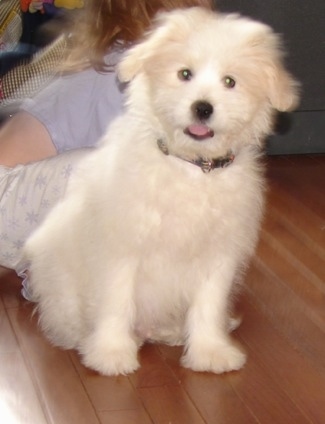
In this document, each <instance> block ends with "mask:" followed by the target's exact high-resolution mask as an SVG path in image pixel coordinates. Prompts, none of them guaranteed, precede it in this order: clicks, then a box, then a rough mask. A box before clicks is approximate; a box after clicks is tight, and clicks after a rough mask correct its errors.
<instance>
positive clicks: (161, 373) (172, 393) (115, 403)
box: [0, 155, 325, 424]
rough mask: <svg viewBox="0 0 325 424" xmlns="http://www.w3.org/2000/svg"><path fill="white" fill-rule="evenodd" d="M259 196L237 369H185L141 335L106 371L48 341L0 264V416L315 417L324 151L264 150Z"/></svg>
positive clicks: (90, 419)
mask: <svg viewBox="0 0 325 424" xmlns="http://www.w3.org/2000/svg"><path fill="white" fill-rule="evenodd" d="M267 163H268V171H267V177H268V180H269V189H268V192H267V207H266V213H265V218H264V221H263V225H262V231H261V237H260V242H259V244H258V248H257V251H256V255H255V257H254V258H253V260H252V264H251V266H250V268H249V270H248V272H247V276H246V278H245V282H244V285H243V290H242V292H241V293H240V294H239V295H238V298H237V300H236V304H235V307H236V310H237V311H238V313H239V314H240V315H241V316H242V317H243V322H242V324H241V326H240V327H239V328H238V329H237V330H236V331H235V332H234V334H233V337H234V340H235V341H236V343H239V344H240V345H241V346H242V348H243V349H244V350H245V351H246V353H247V355H248V360H247V364H246V365H245V367H244V368H243V369H242V370H241V371H238V372H232V373H227V374H223V375H214V374H211V373H195V372H193V371H191V370H188V369H185V368H182V367H181V366H180V358H181V355H182V348H181V347H169V346H163V345H145V346H144V347H143V348H142V349H141V352H140V354H139V359H140V363H141V368H140V369H139V370H138V371H137V372H136V373H134V374H132V375H130V376H119V377H114V378H108V377H103V376H99V375H98V374H97V373H95V372H93V371H91V370H89V369H87V368H85V367H84V366H83V365H82V364H81V362H80V358H79V356H78V354H77V353H76V352H74V351H62V350H60V349H58V348H55V347H53V346H51V345H50V344H49V343H48V342H47V341H46V339H45V338H44V336H43V334H42V333H41V332H40V330H39V329H38V326H37V315H34V316H33V305H31V304H30V303H29V302H27V301H24V300H23V299H22V297H21V294H20V283H21V282H20V280H19V279H18V278H17V277H16V276H15V275H14V274H13V273H12V272H5V271H4V270H0V423H4V424H29V423H31V424H74V423H78V424H150V423H151V424H152V423H153V424H160V423H161V424H168V423H173V424H175V423H179V424H278V423H286V424H290V423H292V424H323V423H325V407H324V405H325V334H324V333H325V196H324V188H325V156H324V155H317V156H277V157H270V158H268V159H267Z"/></svg>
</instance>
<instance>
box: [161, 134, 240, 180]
mask: <svg viewBox="0 0 325 424" xmlns="http://www.w3.org/2000/svg"><path fill="white" fill-rule="evenodd" d="M157 144H158V147H159V149H160V150H161V151H162V152H163V153H164V154H165V155H169V151H168V147H167V146H166V143H165V142H164V141H163V140H161V139H159V140H157ZM174 156H175V157H177V158H178V159H182V160H185V161H186V162H189V163H192V164H193V165H196V166H198V167H200V168H201V170H202V171H203V172H204V173H205V174H206V173H208V172H210V171H212V170H213V169H216V168H226V167H227V166H229V165H230V164H232V163H233V161H234V159H235V155H234V154H233V153H232V152H231V150H230V151H229V152H227V154H226V155H225V156H220V157H218V158H214V159H204V158H198V159H194V160H190V159H185V158H182V157H181V156H177V155H174Z"/></svg>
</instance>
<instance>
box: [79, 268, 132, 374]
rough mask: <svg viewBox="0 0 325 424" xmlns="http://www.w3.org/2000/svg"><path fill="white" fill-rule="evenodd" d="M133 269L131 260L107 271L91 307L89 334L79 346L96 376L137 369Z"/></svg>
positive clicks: (86, 362) (84, 361) (126, 372)
mask: <svg viewBox="0 0 325 424" xmlns="http://www.w3.org/2000/svg"><path fill="white" fill-rule="evenodd" d="M122 262H123V263H122ZM134 270H135V264H134V263H132V262H131V261H129V262H127V261H120V263H119V264H115V266H114V270H113V272H109V276H108V278H107V280H106V281H107V283H106V285H105V287H104V289H103V293H102V294H101V296H100V301H99V304H98V305H96V306H95V308H96V311H95V314H94V317H93V318H94V329H93V332H92V333H91V334H90V335H89V336H88V337H87V338H85V340H84V341H83V342H82V343H81V345H80V347H79V351H80V353H81V354H82V356H83V360H82V361H83V363H84V364H85V365H86V366H88V367H89V368H92V369H94V370H96V371H98V372H99V373H100V374H104V375H118V374H129V373H132V372H133V371H135V370H136V369H137V368H138V367H139V362H138V359H137V350H138V341H137V338H136V336H135V335H134V333H133V328H134V321H135V314H136V311H135V304H134V297H133V290H134V287H133V285H134Z"/></svg>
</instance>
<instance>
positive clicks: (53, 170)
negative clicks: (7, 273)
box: [0, 0, 213, 276]
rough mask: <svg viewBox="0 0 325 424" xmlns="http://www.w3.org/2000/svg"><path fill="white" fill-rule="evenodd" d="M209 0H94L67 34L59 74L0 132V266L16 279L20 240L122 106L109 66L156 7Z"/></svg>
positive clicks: (120, 91)
mask: <svg viewBox="0 0 325 424" xmlns="http://www.w3.org/2000/svg"><path fill="white" fill-rule="evenodd" d="M192 6H203V7H206V8H208V9H213V2H212V0H132V1H131V0H128V1H126V0H105V1H102V2H101V4H100V6H98V3H97V2H96V1H95V0H89V1H88V2H86V3H85V8H84V9H83V10H84V13H83V14H82V16H83V18H82V19H80V20H79V21H78V22H77V23H76V26H75V29H74V30H73V32H72V35H71V37H70V40H69V41H70V44H71V45H72V47H71V50H70V51H69V54H68V56H67V59H66V62H65V64H64V70H65V71H64V72H63V74H62V76H60V77H59V78H58V79H57V80H56V81H54V82H53V83H52V84H50V85H49V86H48V87H47V88H46V89H45V90H43V91H42V92H41V93H39V94H38V95H37V96H35V97H34V98H31V99H26V101H24V103H23V104H22V106H21V110H20V111H19V112H18V113H17V114H16V115H14V116H13V117H12V118H10V119H9V120H8V122H6V123H5V124H4V125H3V127H2V129H1V131H0V266H2V267H5V268H9V269H14V270H15V271H16V273H17V274H18V275H20V276H23V275H24V269H21V267H20V265H19V263H20V254H21V248H22V246H23V245H24V242H25V240H26V238H27V237H28V236H29V235H30V234H31V232H32V231H33V230H34V229H35V228H36V227H37V226H38V225H39V223H40V222H41V221H42V220H43V218H44V217H45V216H46V214H47V213H48V211H49V210H50V209H51V208H52V207H53V206H54V205H55V204H56V203H57V202H58V200H59V199H60V198H62V196H63V194H64V191H65V188H66V186H67V182H68V180H69V176H70V174H71V172H72V170H73V167H74V166H75V165H76V164H78V161H79V159H80V158H81V157H83V156H84V155H86V154H87V153H88V150H89V148H92V147H93V146H94V145H95V144H96V142H97V140H98V139H99V138H100V137H101V136H102V135H103V133H104V131H105V129H106V127H107V125H108V124H109V123H110V122H111V121H112V120H113V119H114V118H115V117H116V116H118V115H119V114H120V112H121V110H122V108H123V87H121V86H120V85H119V83H118V81H117V77H116V74H115V72H114V69H115V65H116V64H117V62H118V61H119V58H120V57H121V55H122V54H123V52H124V51H125V49H126V48H127V47H128V46H129V45H132V44H133V43H134V42H136V41H137V40H138V39H140V38H141V37H142V35H143V34H144V32H145V31H146V30H147V28H148V27H149V25H150V23H151V19H152V18H153V16H154V15H155V14H156V13H157V12H158V11H160V10H171V9H174V8H185V7H192Z"/></svg>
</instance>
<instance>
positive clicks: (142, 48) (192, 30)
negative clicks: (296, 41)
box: [118, 8, 299, 154]
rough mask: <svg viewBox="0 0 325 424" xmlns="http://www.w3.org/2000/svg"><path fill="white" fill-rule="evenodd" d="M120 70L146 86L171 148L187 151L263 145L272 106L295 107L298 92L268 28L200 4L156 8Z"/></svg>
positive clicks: (148, 99) (276, 39) (276, 38)
mask: <svg viewBox="0 0 325 424" xmlns="http://www.w3.org/2000/svg"><path fill="white" fill-rule="evenodd" d="M118 72H119V77H120V79H121V80H122V81H134V85H135V87H136V89H138V88H139V89H140V90H141V87H142V90H143V91H144V92H145V93H146V96H142V97H139V98H140V99H142V100H143V99H144V97H146V99H145V102H147V103H148V102H149V103H150V110H151V111H152V113H153V114H154V115H155V116H156V117H157V118H158V120H159V121H160V123H161V125H162V127H163V128H164V130H165V131H166V133H167V138H168V142H169V143H171V144H172V146H170V148H171V149H173V148H174V149H175V150H176V151H177V150H179V149H183V150H184V149H185V150H187V152H188V153H189V154H191V153H193V154H198V153H200V154H202V153H203V154H209V153H215V152H218V151H220V152H222V151H224V150H225V149H229V148H232V149H237V148H239V147H240V146H241V145H243V144H252V143H255V144H260V142H261V139H263V138H264V136H265V135H266V134H268V133H269V132H270V131H271V125H272V117H273V111H274V110H279V111H289V110H292V109H293V108H294V107H295V106H296V105H297V103H298V98H299V92H298V91H299V90H298V88H299V85H298V83H297V82H296V81H295V80H294V79H293V77H292V76H291V75H290V74H289V73H288V71H287V70H286V69H285V67H284V65H283V51H282V48H281V40H280V38H279V36H278V35H276V34H275V33H274V32H273V31H272V30H271V28H270V27H268V26H267V25H264V24H262V23H259V22H256V21H252V20H250V19H246V18H242V17H240V16H238V15H223V14H217V13H214V12H211V11H207V10H205V9H202V8H190V9H187V10H176V11H173V12H169V13H164V14H161V15H159V16H158V17H157V19H156V23H155V27H154V28H153V30H152V32H151V33H150V34H148V36H147V38H146V39H145V40H144V41H143V42H142V43H140V44H138V45H136V46H134V47H133V48H131V49H130V50H129V51H128V53H127V54H126V56H125V58H124V60H123V61H122V62H121V64H120V66H119V70H118ZM136 81H138V84H137V83H136ZM131 86H132V84H131ZM131 88H132V87H131ZM131 97H132V89H131ZM131 104H132V98H131ZM137 107H138V108H139V105H137Z"/></svg>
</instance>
